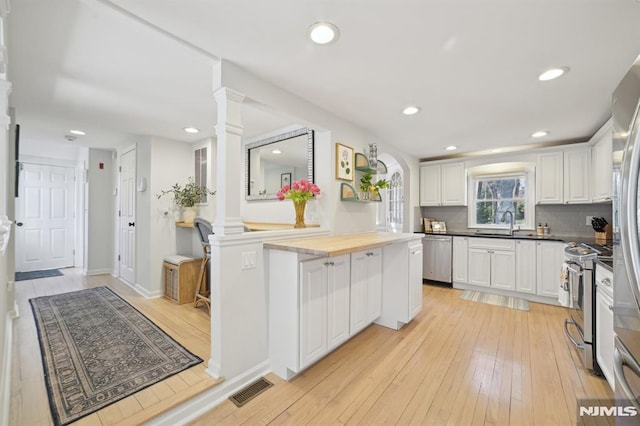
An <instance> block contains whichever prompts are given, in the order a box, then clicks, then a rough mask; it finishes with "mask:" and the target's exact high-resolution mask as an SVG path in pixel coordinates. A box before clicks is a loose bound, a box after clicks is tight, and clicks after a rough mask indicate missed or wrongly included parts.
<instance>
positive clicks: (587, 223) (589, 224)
mask: <svg viewBox="0 0 640 426" xmlns="http://www.w3.org/2000/svg"><path fill="white" fill-rule="evenodd" d="M591 220H593V216H587V220H586V221H585V225H587V226H591Z"/></svg>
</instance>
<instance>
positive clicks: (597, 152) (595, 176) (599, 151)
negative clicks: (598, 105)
mask: <svg viewBox="0 0 640 426" xmlns="http://www.w3.org/2000/svg"><path fill="white" fill-rule="evenodd" d="M611 132H612V129H611V120H609V121H607V122H606V123H605V124H604V126H602V127H601V128H600V130H598V131H597V132H596V134H595V135H594V136H593V138H591V140H590V141H589V143H590V144H592V145H593V146H592V148H591V166H592V167H591V199H592V201H593V202H594V203H596V202H606V201H611V192H612V189H613V188H612V184H613V181H612V179H613V158H612V152H611V151H612V136H613V135H612V134H611Z"/></svg>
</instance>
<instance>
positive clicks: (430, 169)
mask: <svg viewBox="0 0 640 426" xmlns="http://www.w3.org/2000/svg"><path fill="white" fill-rule="evenodd" d="M440 173H441V171H440V166H439V165H436V166H420V205H421V206H439V205H440Z"/></svg>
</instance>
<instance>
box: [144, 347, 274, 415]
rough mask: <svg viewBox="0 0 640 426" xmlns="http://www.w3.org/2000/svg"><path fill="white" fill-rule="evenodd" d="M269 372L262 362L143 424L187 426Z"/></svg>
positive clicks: (265, 362)
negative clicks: (185, 425) (186, 425)
mask: <svg viewBox="0 0 640 426" xmlns="http://www.w3.org/2000/svg"><path fill="white" fill-rule="evenodd" d="M270 372H271V368H270V363H269V361H268V360H267V361H264V362H262V363H260V364H258V365H256V366H255V367H253V368H251V369H249V370H247V371H245V372H244V373H242V374H240V375H238V376H236V377H234V378H233V379H231V380H225V381H224V382H222V383H220V384H219V385H217V386H214V387H213V388H211V389H209V390H207V391H205V392H203V393H201V394H199V395H197V396H195V397H194V398H191V399H189V400H188V401H186V402H185V403H184V404H181V405H179V406H177V407H175V408H173V409H171V410H169V411H167V412H166V413H163V414H161V415H159V416H158V417H156V418H154V419H152V420H150V421H149V422H147V423H145V425H147V426H174V425H184V424H187V423H189V422H191V421H193V420H195V419H197V418H198V417H200V416H201V415H203V414H204V413H206V412H207V411H209V410H211V409H213V408H214V407H216V406H217V405H219V404H220V403H222V402H223V401H224V400H226V399H227V398H229V396H231V395H233V394H234V393H235V392H237V391H239V390H240V389H242V388H243V387H244V386H246V385H248V384H249V383H251V382H253V381H255V380H256V379H258V378H259V377H261V376H264V375H265V374H267V373H270Z"/></svg>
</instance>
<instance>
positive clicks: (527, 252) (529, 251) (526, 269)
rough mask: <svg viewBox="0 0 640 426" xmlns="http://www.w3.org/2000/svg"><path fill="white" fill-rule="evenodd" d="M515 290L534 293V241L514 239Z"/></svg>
mask: <svg viewBox="0 0 640 426" xmlns="http://www.w3.org/2000/svg"><path fill="white" fill-rule="evenodd" d="M516 291H519V292H522V293H531V294H536V242H535V241H520V240H518V241H516Z"/></svg>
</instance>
